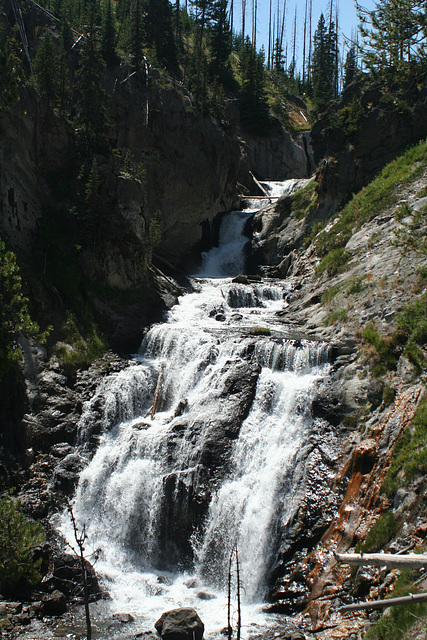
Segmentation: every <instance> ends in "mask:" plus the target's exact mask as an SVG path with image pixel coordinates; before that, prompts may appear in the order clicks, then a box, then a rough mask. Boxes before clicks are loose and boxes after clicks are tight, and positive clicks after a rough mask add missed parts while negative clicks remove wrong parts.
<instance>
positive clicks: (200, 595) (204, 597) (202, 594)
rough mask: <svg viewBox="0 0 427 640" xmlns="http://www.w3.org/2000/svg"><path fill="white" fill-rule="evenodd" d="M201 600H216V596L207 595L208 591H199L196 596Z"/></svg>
mask: <svg viewBox="0 0 427 640" xmlns="http://www.w3.org/2000/svg"><path fill="white" fill-rule="evenodd" d="M196 598H199V600H215V598H216V596H214V594H213V593H207V592H206V591H199V593H198V594H197V595H196Z"/></svg>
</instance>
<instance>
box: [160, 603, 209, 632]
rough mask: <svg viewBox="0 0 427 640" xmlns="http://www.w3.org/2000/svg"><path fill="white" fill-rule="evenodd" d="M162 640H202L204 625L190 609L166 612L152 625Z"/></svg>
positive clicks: (195, 612)
mask: <svg viewBox="0 0 427 640" xmlns="http://www.w3.org/2000/svg"><path fill="white" fill-rule="evenodd" d="M154 626H155V628H156V631H157V633H158V634H159V635H160V636H161V637H162V638H163V640H202V638H203V632H204V630H205V625H204V624H203V622H202V621H201V620H200V618H199V616H198V614H197V611H195V610H194V609H192V608H191V607H184V608H181V609H171V611H166V612H165V613H163V614H162V615H161V616H160V618H159V619H158V620H157V622H156V624H155V625H154Z"/></svg>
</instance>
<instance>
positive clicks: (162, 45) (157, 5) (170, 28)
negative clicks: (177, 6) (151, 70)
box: [144, 0, 178, 73]
mask: <svg viewBox="0 0 427 640" xmlns="http://www.w3.org/2000/svg"><path fill="white" fill-rule="evenodd" d="M144 9H145V12H144V35H145V41H146V43H147V45H148V46H149V47H152V48H154V50H155V53H156V57H157V59H158V61H159V62H160V63H161V64H163V65H164V66H165V67H166V69H168V71H170V72H172V73H176V72H177V71H178V50H177V46H176V39H175V32H174V15H173V8H172V5H171V4H170V2H169V0H145V5H144Z"/></svg>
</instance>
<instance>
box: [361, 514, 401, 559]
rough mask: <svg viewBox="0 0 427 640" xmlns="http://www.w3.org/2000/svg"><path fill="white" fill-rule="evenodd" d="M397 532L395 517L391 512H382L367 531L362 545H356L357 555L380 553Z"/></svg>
mask: <svg viewBox="0 0 427 640" xmlns="http://www.w3.org/2000/svg"><path fill="white" fill-rule="evenodd" d="M396 530H397V524H396V520H395V517H394V515H393V513H392V512H391V511H384V512H383V513H382V514H381V515H380V517H379V518H378V519H377V520H376V521H375V522H374V524H373V525H372V527H371V528H370V529H369V532H368V535H367V536H366V538H365V540H364V542H363V543H362V544H360V543H359V544H358V545H356V552H357V553H372V552H375V551H381V550H382V549H384V547H385V546H386V545H387V544H388V543H389V542H390V541H391V540H392V539H393V536H394V535H395V533H396Z"/></svg>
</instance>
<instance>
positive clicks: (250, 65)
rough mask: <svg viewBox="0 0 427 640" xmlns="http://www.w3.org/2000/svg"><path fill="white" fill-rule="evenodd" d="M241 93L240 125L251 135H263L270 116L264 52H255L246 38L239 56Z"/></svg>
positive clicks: (268, 124) (266, 130) (267, 126)
mask: <svg viewBox="0 0 427 640" xmlns="http://www.w3.org/2000/svg"><path fill="white" fill-rule="evenodd" d="M240 72H241V77H242V93H241V96H240V117H241V121H242V125H243V126H244V128H245V129H247V130H248V131H250V132H251V133H254V134H258V135H264V134H266V133H267V132H268V129H269V126H270V116H269V109H268V102H267V96H266V91H265V71H264V52H263V50H261V51H260V53H257V52H256V49H255V47H254V46H253V44H252V43H251V41H250V40H249V37H247V38H246V40H245V42H244V45H243V47H242V51H241V55H240Z"/></svg>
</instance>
